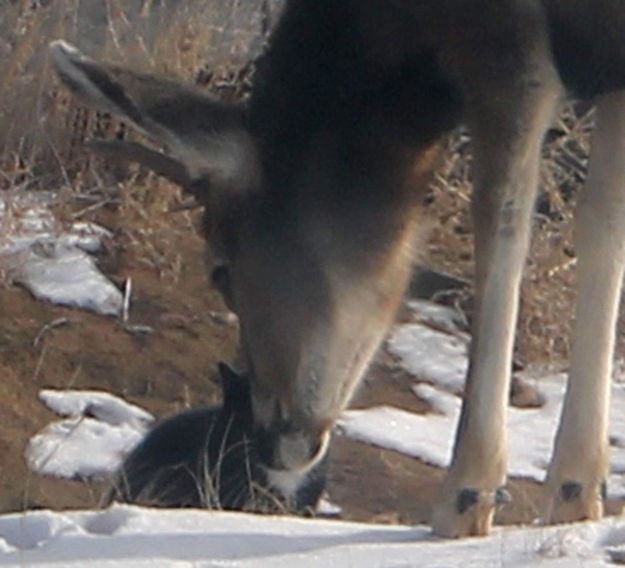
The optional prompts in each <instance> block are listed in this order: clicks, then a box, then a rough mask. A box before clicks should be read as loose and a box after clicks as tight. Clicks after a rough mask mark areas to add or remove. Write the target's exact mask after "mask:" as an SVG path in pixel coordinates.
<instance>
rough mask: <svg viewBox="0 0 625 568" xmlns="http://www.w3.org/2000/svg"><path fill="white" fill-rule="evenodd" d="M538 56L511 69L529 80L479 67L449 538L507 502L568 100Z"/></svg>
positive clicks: (440, 519) (442, 519) (441, 505)
mask: <svg viewBox="0 0 625 568" xmlns="http://www.w3.org/2000/svg"><path fill="white" fill-rule="evenodd" d="M538 43H540V42H538ZM537 52H538V50H537V49H536V50H527V51H526V52H520V53H521V56H522V57H525V55H524V54H525V53H527V54H529V55H527V58H526V59H523V60H522V61H520V62H518V66H517V65H516V64H514V63H513V62H511V61H510V58H509V59H508V60H506V61H504V62H503V65H504V66H505V68H506V70H507V71H510V69H514V70H517V69H526V70H527V73H526V74H525V75H524V74H523V73H521V72H519V73H510V72H508V73H504V72H501V70H499V72H497V71H496V70H495V69H496V68H494V67H492V66H491V67H490V68H489V69H486V71H480V69H477V68H476V69H474V70H473V71H474V75H473V76H474V77H477V78H475V79H473V81H474V83H473V84H475V89H474V92H475V93H478V96H476V97H473V98H472V99H469V101H468V102H469V109H470V117H469V119H470V126H471V127H472V133H473V140H474V160H475V163H474V179H475V182H474V187H475V188H474V196H473V215H474V225H475V245H476V303H477V305H476V307H477V310H476V314H477V315H476V317H475V320H474V328H473V343H472V347H471V359H470V369H469V374H468V377H467V385H466V390H465V398H464V404H463V408H462V414H461V418H460V422H459V424H458V428H457V432H456V443H455V448H454V454H453V459H452V463H451V466H450V468H449V471H448V474H447V477H446V479H445V481H444V483H443V487H442V491H441V494H440V497H439V500H438V503H437V506H436V507H435V509H434V512H433V517H432V526H433V530H434V532H435V533H437V534H439V535H441V536H447V537H460V536H467V535H482V534H487V533H488V532H489V530H490V527H491V524H492V518H493V514H494V511H495V507H496V505H497V503H498V502H501V501H503V500H505V499H506V498H507V493H506V492H505V491H504V490H503V485H504V484H505V482H506V469H507V440H506V410H507V403H508V392H509V385H510V368H511V359H512V348H513V342H514V333H515V327H516V319H517V311H518V294H519V285H520V281H521V275H522V270H523V265H524V262H525V257H526V253H527V248H528V242H529V236H530V229H531V214H532V209H533V203H534V197H535V191H536V186H537V178H538V169H539V163H540V149H541V145H542V139H543V135H544V132H545V131H546V129H547V128H548V126H549V125H550V123H551V119H552V117H553V113H554V109H555V107H556V106H557V103H558V100H559V95H560V85H559V82H558V80H557V79H556V77H555V73H554V71H553V67H552V66H551V64H550V61H549V56H548V55H546V56H543V57H537V56H536V55H535V53H537ZM545 53H546V52H545ZM491 59H492V58H491ZM479 72H482V73H489V72H490V73H491V74H490V75H488V76H484V75H482V77H479V76H476V73H479ZM470 87H471V84H469V88H470ZM478 97H479V98H478Z"/></svg>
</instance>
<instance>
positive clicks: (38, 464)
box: [25, 390, 154, 479]
mask: <svg viewBox="0 0 625 568" xmlns="http://www.w3.org/2000/svg"><path fill="white" fill-rule="evenodd" d="M39 398H40V399H41V400H42V402H44V403H45V404H46V406H47V407H48V408H50V410H53V411H54V412H56V413H57V414H60V415H61V416H69V418H67V419H65V420H61V421H57V422H53V423H52V424H49V425H48V426H46V427H45V428H44V429H43V430H42V431H41V432H39V433H38V434H36V435H35V436H33V437H32V438H31V439H30V441H29V444H28V447H27V448H26V452H25V458H26V463H27V464H28V467H29V468H30V469H31V470H33V471H36V472H38V473H40V474H42V475H51V476H56V477H66V478H70V479H73V478H94V479H106V478H108V477H110V476H111V474H112V473H113V472H114V471H115V470H116V469H117V468H118V467H119V465H120V463H121V461H122V460H123V458H124V456H126V455H127V454H128V453H129V452H130V451H131V450H132V449H133V448H134V447H135V446H136V445H137V444H138V443H139V442H140V441H141V439H142V438H143V436H145V433H146V432H147V429H148V427H149V425H150V423H151V422H152V421H153V420H154V417H153V416H152V415H151V414H149V413H148V412H146V411H145V410H143V409H141V408H139V407H137V406H134V405H132V404H128V403H127V402H125V401H123V400H121V399H119V398H117V397H115V396H113V395H111V394H109V393H104V392H97V391H54V390H42V391H41V392H40V393H39Z"/></svg>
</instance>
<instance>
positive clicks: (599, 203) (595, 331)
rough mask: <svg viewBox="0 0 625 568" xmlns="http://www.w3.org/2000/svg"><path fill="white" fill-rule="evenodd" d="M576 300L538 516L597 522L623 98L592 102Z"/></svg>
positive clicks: (620, 193) (624, 189)
mask: <svg viewBox="0 0 625 568" xmlns="http://www.w3.org/2000/svg"><path fill="white" fill-rule="evenodd" d="M577 208H578V209H577V219H576V226H575V230H576V234H575V248H576V253H577V259H578V264H577V266H578V275H577V278H578V298H579V299H578V302H577V308H576V314H575V325H574V331H573V353H572V357H571V367H570V372H569V380H568V387H567V392H566V396H565V401H564V407H563V411H562V418H561V421H560V426H559V429H558V433H557V436H556V443H555V447H554V455H553V458H552V464H551V467H550V469H549V474H548V477H547V490H548V491H549V495H548V497H547V500H546V502H547V507H546V510H545V511H544V515H545V519H546V520H547V521H551V522H562V521H574V520H580V519H585V518H589V519H597V518H599V517H601V515H602V512H603V506H602V485H603V483H604V482H605V479H606V475H607V472H608V465H609V464H608V415H609V396H610V380H611V375H612V357H613V349H614V340H615V327H616V318H617V314H618V307H619V300H620V292H621V282H622V275H623V266H624V262H625V93H623V92H618V93H613V94H609V95H606V96H604V97H602V98H601V99H600V100H599V101H598V106H597V119H596V126H595V132H594V135H593V144H592V155H591V160H590V165H589V172H588V179H587V181H586V185H585V187H584V190H583V192H582V194H581V195H580V197H579V200H578V205H577Z"/></svg>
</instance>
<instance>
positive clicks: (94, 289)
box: [0, 192, 123, 315]
mask: <svg viewBox="0 0 625 568" xmlns="http://www.w3.org/2000/svg"><path fill="white" fill-rule="evenodd" d="M55 197H56V196H55V194H53V193H51V192H23V193H19V194H15V195H12V196H11V197H10V198H6V197H4V198H2V197H0V235H1V237H0V262H1V263H2V267H3V268H4V270H5V271H7V272H9V273H11V274H12V277H13V279H14V280H15V281H16V282H19V283H20V284H22V285H23V286H24V287H25V288H27V289H28V290H30V291H31V293H32V294H33V295H34V296H35V297H36V298H39V299H41V300H45V301H49V302H53V303H57V304H63V305H68V306H74V307H80V308H84V309H88V310H93V311H95V312H97V313H100V314H103V315H118V314H119V313H120V312H121V308H122V303H123V298H122V294H121V292H120V291H119V290H118V289H117V287H116V286H115V285H114V284H113V283H112V282H110V281H109V280H108V279H107V278H105V277H104V275H103V274H102V273H101V272H100V271H99V270H98V268H97V265H96V263H95V261H94V259H93V258H92V257H91V256H89V254H88V253H95V252H97V251H98V250H99V249H100V248H101V246H102V239H103V238H105V237H110V236H111V234H110V232H109V231H107V230H106V229H104V228H102V227H99V226H98V225H96V224H94V223H88V222H75V223H73V224H72V225H71V226H70V227H69V229H67V228H65V229H63V228H62V227H61V224H60V223H59V222H58V220H57V219H55V217H54V215H53V214H52V212H51V211H50V209H49V208H48V204H49V203H51V202H52V201H53V200H54V199H55Z"/></svg>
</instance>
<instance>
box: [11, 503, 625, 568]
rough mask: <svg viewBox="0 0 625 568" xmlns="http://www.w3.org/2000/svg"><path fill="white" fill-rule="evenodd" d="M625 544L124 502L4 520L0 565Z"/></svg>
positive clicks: (589, 563) (366, 559)
mask: <svg viewBox="0 0 625 568" xmlns="http://www.w3.org/2000/svg"><path fill="white" fill-rule="evenodd" d="M624 548H625V520H623V519H615V518H612V519H607V520H605V521H602V522H600V523H583V524H577V525H565V526H558V527H530V528H517V527H513V528H498V529H495V531H494V533H493V535H491V536H489V537H486V538H473V539H463V540H442V539H437V538H435V537H433V536H432V535H431V533H430V531H429V529H428V528H426V527H406V526H393V525H374V524H361V523H348V522H342V521H335V520H321V519H314V520H313V519H300V518H292V517H280V516H261V515H249V514H243V513H227V512H211V511H200V510H156V509H147V508H140V507H135V506H129V505H114V506H112V507H111V508H109V509H106V510H101V511H76V512H64V513H58V512H52V511H34V512H29V513H22V514H14V515H4V516H2V517H0V565H1V566H15V567H24V566H38V567H40V568H52V567H60V566H62V567H64V568H73V567H76V568H77V567H84V566H87V565H88V566H89V567H90V568H100V567H101V568H105V567H106V568H111V567H114V568H120V567H123V568H135V567H136V568H139V567H141V568H142V567H146V568H147V567H163V568H213V567H214V568H217V567H229V568H236V567H241V568H243V567H249V568H251V567H254V568H269V567H271V568H280V567H284V568H291V567H293V566H297V567H298V568H307V567H318V566H323V567H324V568H333V567H337V568H339V567H340V568H343V567H351V566H354V567H358V568H400V567H401V568H408V567H424V568H435V567H436V568H443V567H454V566H463V567H465V568H489V567H493V568H494V567H501V566H506V567H512V568H517V567H525V566H527V567H529V566H537V565H540V566H545V567H546V568H558V567H570V566H583V567H585V568H590V567H600V566H613V564H611V563H610V555H611V554H613V555H618V553H619V551H622V550H623V549H624Z"/></svg>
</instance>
